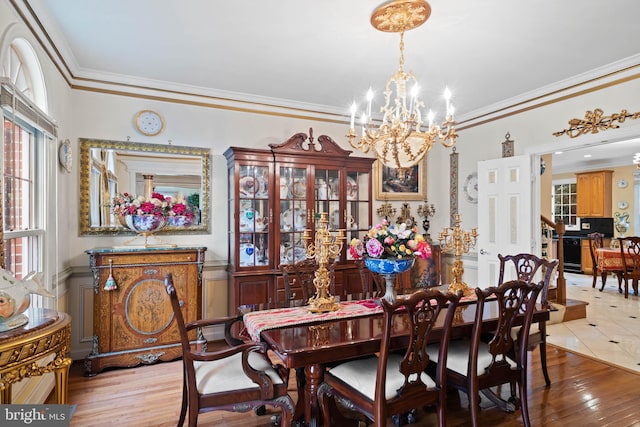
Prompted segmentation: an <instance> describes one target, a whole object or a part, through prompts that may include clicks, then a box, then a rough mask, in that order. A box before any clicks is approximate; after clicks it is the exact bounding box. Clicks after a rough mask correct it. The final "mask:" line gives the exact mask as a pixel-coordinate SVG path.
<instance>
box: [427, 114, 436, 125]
mask: <svg viewBox="0 0 640 427" xmlns="http://www.w3.org/2000/svg"><path fill="white" fill-rule="evenodd" d="M427 117H428V118H429V129H431V126H433V119H434V118H435V117H436V115H435V113H434V112H433V111H431V110H429V114H427Z"/></svg>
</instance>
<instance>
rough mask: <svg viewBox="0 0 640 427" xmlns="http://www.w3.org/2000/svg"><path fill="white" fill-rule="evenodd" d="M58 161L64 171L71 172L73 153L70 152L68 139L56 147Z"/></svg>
mask: <svg viewBox="0 0 640 427" xmlns="http://www.w3.org/2000/svg"><path fill="white" fill-rule="evenodd" d="M58 161H59V162H60V166H62V168H63V169H64V170H65V171H67V172H71V166H72V165H73V153H72V152H71V142H69V140H68V139H65V140H64V141H62V142H61V143H60V147H58Z"/></svg>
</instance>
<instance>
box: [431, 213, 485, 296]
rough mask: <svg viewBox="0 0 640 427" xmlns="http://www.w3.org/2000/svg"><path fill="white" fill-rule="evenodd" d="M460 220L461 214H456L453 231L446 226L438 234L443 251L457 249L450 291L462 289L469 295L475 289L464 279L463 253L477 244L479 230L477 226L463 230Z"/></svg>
mask: <svg viewBox="0 0 640 427" xmlns="http://www.w3.org/2000/svg"><path fill="white" fill-rule="evenodd" d="M460 221H461V220H460V214H456V215H455V226H454V227H453V229H452V230H451V233H450V232H449V228H448V227H445V228H444V230H443V231H442V232H441V233H440V234H439V235H438V240H439V241H440V247H441V248H442V250H443V251H450V250H454V251H455V252H454V253H455V257H456V259H455V261H454V262H453V268H452V269H451V275H452V276H453V277H452V280H451V284H449V291H451V292H458V291H462V292H463V293H464V294H465V295H469V294H471V293H472V292H473V291H472V290H471V289H469V287H468V286H467V284H466V283H464V282H463V281H462V275H463V274H464V268H463V267H462V259H461V258H462V254H465V253H467V252H469V249H471V248H472V247H474V246H475V245H476V241H477V238H478V230H477V229H476V228H472V229H471V231H470V232H469V231H463V230H462V228H461V227H460Z"/></svg>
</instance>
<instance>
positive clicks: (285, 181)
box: [225, 131, 374, 312]
mask: <svg viewBox="0 0 640 427" xmlns="http://www.w3.org/2000/svg"><path fill="white" fill-rule="evenodd" d="M269 147H270V149H269V150H266V149H249V148H240V147H230V148H229V149H228V150H227V151H226V152H225V157H226V159H227V170H228V181H229V260H230V273H229V276H230V277H229V286H230V289H229V309H230V311H231V312H233V311H235V309H236V308H237V307H238V306H239V305H242V304H257V303H264V302H272V301H277V300H282V299H284V282H283V280H282V275H281V272H280V269H279V266H280V264H291V263H295V262H297V261H300V260H303V259H305V257H306V252H305V246H304V243H303V240H302V235H303V233H304V231H305V230H306V229H309V230H311V233H312V235H313V233H314V232H315V227H316V226H318V221H319V219H320V214H321V213H322V212H326V213H327V215H328V219H329V227H330V229H331V230H334V231H335V230H338V229H341V228H344V229H346V230H347V233H346V235H347V239H346V242H345V244H344V247H343V249H342V252H341V255H340V256H339V257H338V259H337V260H336V266H335V289H336V294H337V295H340V294H346V293H350V292H357V291H358V290H359V289H361V284H360V275H359V273H358V270H357V268H356V267H355V265H353V262H352V260H351V259H350V256H349V255H348V250H347V247H348V242H349V241H351V239H352V238H353V237H361V236H362V235H363V234H364V233H365V232H366V231H367V230H368V229H369V227H370V225H371V195H372V188H371V183H372V179H371V171H372V164H373V161H374V159H373V158H363V157H351V156H350V154H351V151H347V150H343V149H342V148H341V147H340V146H339V145H338V144H337V143H336V142H335V141H333V140H332V139H331V138H330V137H328V136H326V135H322V136H320V137H319V138H318V139H317V141H315V140H314V137H313V133H312V131H310V132H309V135H308V136H307V135H306V134H304V133H297V134H295V135H293V136H292V137H291V138H289V139H288V140H287V141H285V142H283V143H282V144H271V145H270V146H269Z"/></svg>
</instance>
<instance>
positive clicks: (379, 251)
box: [349, 219, 431, 259]
mask: <svg viewBox="0 0 640 427" xmlns="http://www.w3.org/2000/svg"><path fill="white" fill-rule="evenodd" d="M349 253H350V254H351V256H352V257H353V258H355V259H360V258H362V257H363V256H368V257H371V258H413V257H420V258H425V259H426V258H429V257H430V256H431V247H430V246H429V244H428V243H427V241H426V240H424V237H422V235H421V234H418V233H416V227H415V226H414V227H409V226H408V225H407V224H406V223H402V224H398V225H395V224H389V221H387V220H386V219H385V220H383V221H382V222H381V223H380V224H378V225H375V226H373V227H371V229H370V230H369V232H368V233H367V234H366V235H365V236H364V237H363V238H362V240H361V239H357V238H354V239H352V240H351V244H350V246H349Z"/></svg>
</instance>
